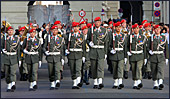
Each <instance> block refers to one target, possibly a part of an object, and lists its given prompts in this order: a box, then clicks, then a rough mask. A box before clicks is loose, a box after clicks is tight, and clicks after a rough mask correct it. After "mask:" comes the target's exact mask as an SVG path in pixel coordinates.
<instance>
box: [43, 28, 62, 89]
mask: <svg viewBox="0 0 170 99" xmlns="http://www.w3.org/2000/svg"><path fill="white" fill-rule="evenodd" d="M51 29H53V33H52V35H51V37H50V35H48V36H47V38H46V39H45V44H44V46H43V52H45V55H46V60H47V62H48V71H49V80H50V82H51V87H50V90H54V89H55V88H56V89H58V88H59V87H60V78H61V77H60V76H61V73H60V70H61V68H62V65H64V38H62V37H60V36H58V28H57V26H53V27H52V28H51ZM48 44H49V45H48ZM48 48H49V49H48Z"/></svg>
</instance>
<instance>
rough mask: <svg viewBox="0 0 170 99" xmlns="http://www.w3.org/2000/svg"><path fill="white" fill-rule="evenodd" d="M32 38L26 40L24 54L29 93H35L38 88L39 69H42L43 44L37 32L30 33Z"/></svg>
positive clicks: (31, 31) (33, 30) (32, 30)
mask: <svg viewBox="0 0 170 99" xmlns="http://www.w3.org/2000/svg"><path fill="white" fill-rule="evenodd" d="M29 33H30V37H27V38H25V40H24V42H23V52H24V53H25V63H26V64H27V68H28V74H29V75H28V76H29V77H28V79H29V82H30V87H29V91H35V90H36V89H37V88H38V86H37V76H38V74H37V73H38V67H39V68H40V67H41V61H42V57H41V42H40V40H39V39H38V38H37V37H36V36H35V35H36V30H35V29H31V30H30V31H29Z"/></svg>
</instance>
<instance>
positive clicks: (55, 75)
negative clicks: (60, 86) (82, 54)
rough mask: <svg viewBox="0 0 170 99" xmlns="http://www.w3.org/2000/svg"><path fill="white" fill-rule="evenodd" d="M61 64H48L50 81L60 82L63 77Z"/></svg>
mask: <svg viewBox="0 0 170 99" xmlns="http://www.w3.org/2000/svg"><path fill="white" fill-rule="evenodd" d="M61 68H62V66H61V62H53V63H52V62H48V74H49V81H50V82H53V81H55V80H60V77H61V73H60V70H61Z"/></svg>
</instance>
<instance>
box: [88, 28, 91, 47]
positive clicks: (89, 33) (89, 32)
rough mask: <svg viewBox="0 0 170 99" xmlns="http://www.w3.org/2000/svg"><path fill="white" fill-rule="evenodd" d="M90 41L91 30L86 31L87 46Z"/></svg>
mask: <svg viewBox="0 0 170 99" xmlns="http://www.w3.org/2000/svg"><path fill="white" fill-rule="evenodd" d="M90 41H91V29H88V32H87V44H88V46H89V43H90ZM89 47H90V46H89Z"/></svg>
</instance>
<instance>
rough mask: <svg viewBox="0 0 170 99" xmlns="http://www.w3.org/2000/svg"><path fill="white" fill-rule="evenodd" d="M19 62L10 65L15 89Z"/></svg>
mask: <svg viewBox="0 0 170 99" xmlns="http://www.w3.org/2000/svg"><path fill="white" fill-rule="evenodd" d="M17 67H18V64H13V65H10V79H11V89H12V90H13V91H14V90H15V89H16V86H15V83H16V70H17Z"/></svg>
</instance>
